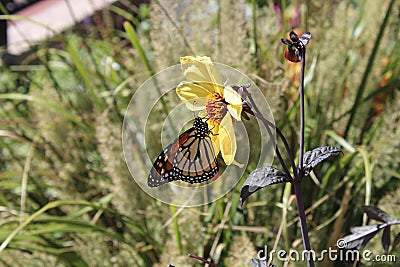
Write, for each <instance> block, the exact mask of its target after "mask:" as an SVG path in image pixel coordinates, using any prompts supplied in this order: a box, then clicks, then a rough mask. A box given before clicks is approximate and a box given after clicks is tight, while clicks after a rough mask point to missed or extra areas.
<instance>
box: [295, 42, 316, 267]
mask: <svg viewBox="0 0 400 267" xmlns="http://www.w3.org/2000/svg"><path fill="white" fill-rule="evenodd" d="M301 53H302V54H301V73H300V92H299V93H300V153H299V165H298V169H299V171H298V176H297V179H296V180H295V182H294V183H293V186H294V191H295V192H296V199H297V210H298V212H299V218H300V227H301V236H302V238H303V245H304V249H305V250H306V251H308V252H311V245H310V238H309V237H308V229H307V219H306V213H305V211H304V201H303V195H302V193H301V181H302V179H303V175H304V173H303V156H304V72H305V66H306V58H305V56H306V48H305V46H303V47H302V49H301ZM310 255H311V254H308V255H307V256H308V257H307V264H308V267H314V260H313V258H312V257H310Z"/></svg>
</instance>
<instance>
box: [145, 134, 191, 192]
mask: <svg viewBox="0 0 400 267" xmlns="http://www.w3.org/2000/svg"><path fill="white" fill-rule="evenodd" d="M193 130H194V129H193V128H190V129H189V130H187V131H186V132H184V133H183V134H181V135H180V136H179V137H178V138H177V139H176V140H175V141H174V142H172V144H170V145H169V146H168V147H167V148H165V149H164V151H163V152H161V154H160V155H159V156H158V157H157V159H156V160H155V161H154V164H153V167H152V168H151V171H150V174H149V178H148V180H147V184H148V186H150V187H157V186H160V185H163V184H165V183H168V182H172V181H175V180H178V179H179V178H178V177H177V176H176V174H175V172H174V167H173V165H172V162H173V159H174V157H175V154H176V152H177V151H178V149H179V143H180V142H182V141H183V140H184V139H186V136H187V135H188V134H189V133H190V132H192V131H193ZM180 140H182V141H180Z"/></svg>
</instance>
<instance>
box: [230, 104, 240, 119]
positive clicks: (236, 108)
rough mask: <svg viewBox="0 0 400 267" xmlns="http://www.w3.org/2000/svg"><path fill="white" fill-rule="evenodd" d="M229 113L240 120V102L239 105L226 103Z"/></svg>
mask: <svg viewBox="0 0 400 267" xmlns="http://www.w3.org/2000/svg"><path fill="white" fill-rule="evenodd" d="M227 108H228V111H229V114H231V116H232V117H233V118H234V119H235V120H237V121H240V120H241V119H240V114H242V104H240V105H228V106H227Z"/></svg>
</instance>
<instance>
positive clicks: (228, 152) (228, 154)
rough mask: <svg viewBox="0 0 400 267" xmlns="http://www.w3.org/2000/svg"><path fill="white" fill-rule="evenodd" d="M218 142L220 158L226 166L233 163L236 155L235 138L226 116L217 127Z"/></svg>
mask: <svg viewBox="0 0 400 267" xmlns="http://www.w3.org/2000/svg"><path fill="white" fill-rule="evenodd" d="M218 134H219V141H220V149H221V154H222V158H223V159H224V161H225V164H226V165H230V164H232V163H233V161H234V159H235V154H236V136H235V129H234V128H233V122H232V118H231V116H230V115H228V114H227V115H226V116H225V117H224V118H223V119H222V121H221V124H220V126H219V131H218Z"/></svg>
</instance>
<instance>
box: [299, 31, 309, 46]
mask: <svg viewBox="0 0 400 267" xmlns="http://www.w3.org/2000/svg"><path fill="white" fill-rule="evenodd" d="M310 39H311V33H310V32H306V33H304V34H303V35H302V36H301V37H300V42H302V43H303V45H306V44H308V41H310Z"/></svg>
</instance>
